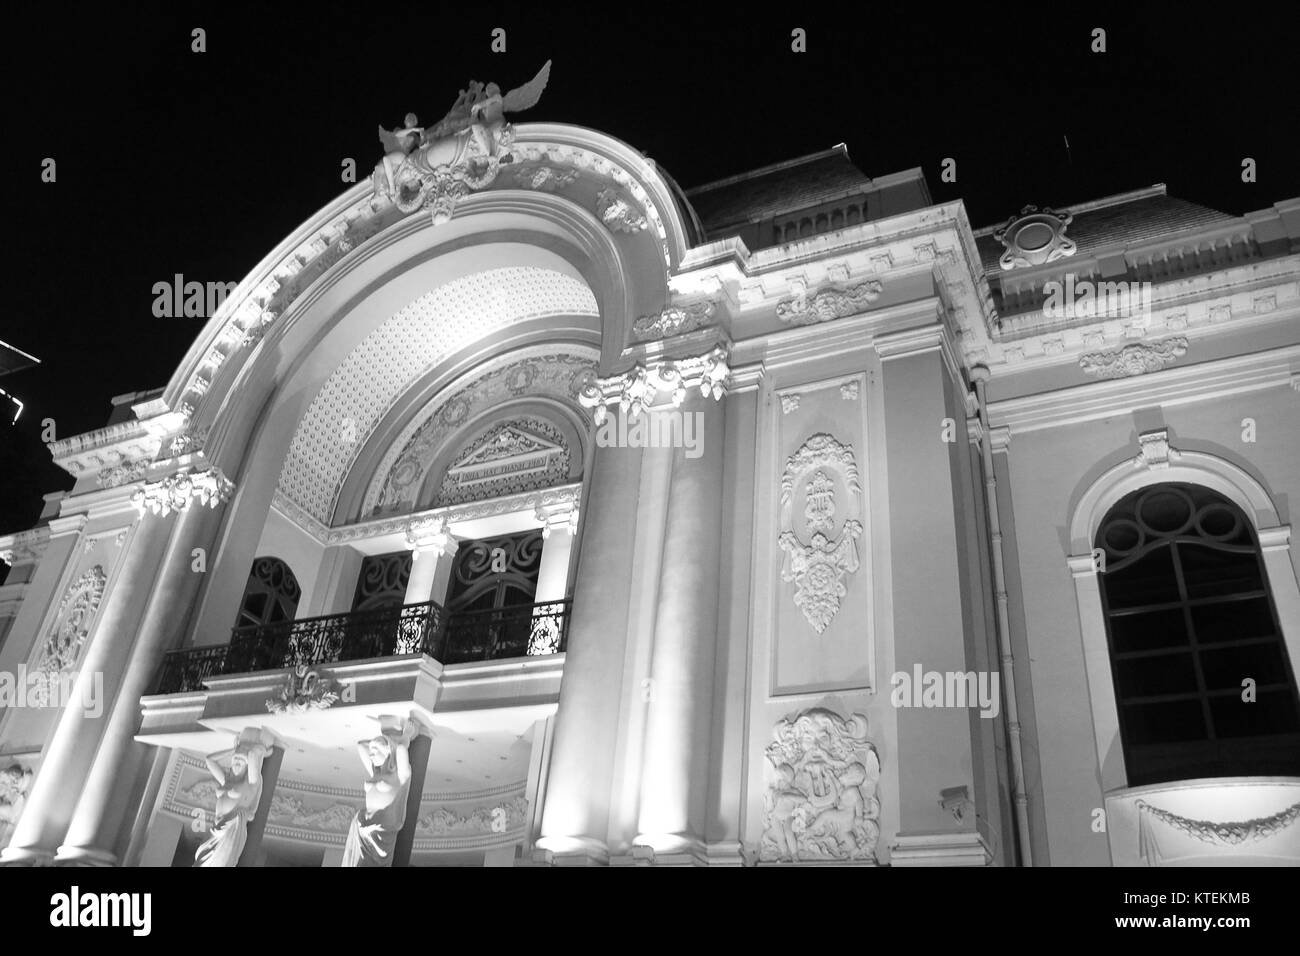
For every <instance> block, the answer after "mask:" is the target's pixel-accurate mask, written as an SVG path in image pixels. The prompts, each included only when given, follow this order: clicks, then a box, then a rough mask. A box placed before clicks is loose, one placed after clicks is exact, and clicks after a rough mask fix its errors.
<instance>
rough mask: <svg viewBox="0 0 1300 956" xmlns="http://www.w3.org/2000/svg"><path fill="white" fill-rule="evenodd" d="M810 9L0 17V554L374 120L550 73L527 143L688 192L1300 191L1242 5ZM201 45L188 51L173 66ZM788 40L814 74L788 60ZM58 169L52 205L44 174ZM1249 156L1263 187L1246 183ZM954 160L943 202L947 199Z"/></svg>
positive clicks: (993, 197) (1230, 199)
mask: <svg viewBox="0 0 1300 956" xmlns="http://www.w3.org/2000/svg"><path fill="white" fill-rule="evenodd" d="M703 6H704V5H702V4H700V5H693V6H690V7H686V8H685V9H686V10H690V11H697V10H700V9H703ZM804 8H805V5H798V4H797V5H791V6H790V8H789V9H790V10H791V13H789V14H788V15H783V16H780V17H777V16H772V17H765V18H760V19H754V18H753V17H752V16H750V15H749V14H745V15H743V16H733V15H719V16H714V17H708V18H703V17H700V16H699V15H698V14H695V13H692V14H690V15H688V16H683V15H682V14H679V13H676V12H674V9H673V7H671V6H669V5H663V4H657V3H644V2H643V3H636V4H627V5H626V6H624V7H619V6H617V5H615V4H612V3H605V4H601V5H597V6H594V7H593V8H591V10H590V11H589V12H588V13H576V12H572V11H571V9H570V8H569V7H568V6H567V5H553V4H540V3H538V4H533V5H530V7H523V8H511V7H502V6H500V5H486V4H483V5H476V4H461V5H455V6H452V5H435V4H357V5H348V7H346V8H335V7H327V6H320V7H317V6H313V5H309V4H303V3H296V4H293V5H291V6H289V7H288V8H287V9H286V10H285V11H284V12H275V13H270V14H268V13H266V12H265V11H263V10H262V9H260V8H255V7H250V8H248V9H247V12H245V11H244V9H243V8H242V7H240V6H239V5H235V4H220V5H217V4H184V3H169V4H165V5H163V4H148V3H139V4H113V5H109V4H104V5H99V6H96V7H84V8H83V7H81V6H64V5H59V4H50V3H42V4H38V5H21V6H20V7H18V8H16V9H21V10H23V11H28V12H25V13H24V16H26V17H27V18H28V19H26V20H25V21H17V22H15V21H14V20H12V19H9V18H11V17H12V16H13V13H14V12H13V11H7V12H6V18H7V23H6V30H5V33H6V36H5V40H6V48H7V49H6V59H7V62H6V63H5V66H4V69H5V71H6V73H7V74H8V75H7V76H6V81H7V82H6V86H5V96H6V118H7V126H8V128H9V134H10V135H9V136H7V137H6V140H7V143H6V147H5V149H6V152H7V153H8V155H9V159H10V171H9V175H8V176H7V177H6V188H7V189H8V191H9V194H10V195H9V196H8V197H7V198H8V201H7V202H6V204H5V209H6V211H7V213H8V220H9V221H8V223H7V229H6V232H7V234H8V235H7V242H6V247H7V249H6V251H7V266H8V268H7V274H6V278H7V282H6V286H7V292H8V301H7V303H6V306H5V308H4V310H3V313H0V340H4V341H6V342H9V343H10V344H12V345H14V346H17V347H18V348H21V349H23V350H24V351H26V352H29V353H32V354H34V355H36V356H37V357H38V358H40V359H41V360H42V362H43V364H42V365H41V366H39V367H37V368H33V369H28V370H25V371H22V372H18V373H15V374H13V375H9V376H6V377H4V378H3V379H0V388H3V389H4V390H5V391H7V392H10V393H12V394H15V395H17V396H18V397H19V398H21V399H22V400H23V401H24V402H26V408H25V410H24V411H23V413H22V416H21V417H20V418H19V420H18V423H17V424H16V425H13V426H11V425H9V424H8V421H9V418H10V417H11V415H12V406H10V405H8V403H7V402H3V400H0V533H6V532H11V531H18V530H22V529H25V528H27V527H29V526H30V525H31V524H32V523H33V522H34V521H35V520H36V517H37V515H38V514H39V511H40V506H41V495H42V494H43V493H45V492H50V491H57V490H60V489H65V488H70V487H71V486H72V479H71V477H70V476H68V475H66V474H65V473H64V472H62V471H61V470H60V469H58V468H56V467H55V466H54V465H53V464H52V462H51V460H50V456H49V453H48V451H47V450H46V449H45V447H44V446H43V444H42V442H41V428H42V426H41V423H42V421H43V420H44V419H47V418H51V419H53V420H54V422H55V427H56V434H57V437H58V438H65V437H67V436H70V435H75V434H78V433H80V432H83V431H87V430H89V429H92V428H97V427H99V426H102V425H103V424H105V422H106V421H107V418H108V415H109V412H110V408H111V406H110V402H109V399H110V398H111V397H112V396H113V395H117V394H121V393H124V392H133V391H143V390H146V389H151V388H156V387H159V386H162V385H164V384H165V383H166V382H167V380H168V379H169V377H170V376H171V374H172V372H173V371H174V369H175V366H176V364H177V362H179V360H180V359H181V357H182V356H183V355H184V353H185V351H186V349H187V347H188V346H189V345H190V343H191V342H192V341H193V339H194V338H195V337H196V336H197V335H198V333H199V331H200V329H201V328H202V324H203V320H202V319H195V318H189V319H186V318H174V319H159V318H155V317H154V316H153V312H152V307H153V301H154V294H153V285H154V283H155V282H159V281H168V282H170V281H171V278H172V276H173V274H174V273H178V272H179V273H183V274H184V275H185V277H186V278H187V279H192V280H198V281H201V282H208V281H221V282H227V281H231V282H233V281H238V280H240V279H242V278H243V276H244V275H245V274H246V272H247V271H248V270H249V269H250V268H252V267H253V266H254V265H255V264H256V263H257V262H258V261H259V260H260V259H261V258H262V257H263V256H264V255H265V254H266V253H267V252H269V251H270V250H271V248H272V247H274V246H275V245H276V244H278V243H279V242H280V241H281V240H282V239H283V238H284V237H285V236H286V235H287V234H288V233H289V232H291V231H292V230H293V229H295V228H296V227H297V226H298V225H300V224H301V223H302V222H303V221H304V220H306V219H308V218H309V217H311V216H312V215H313V214H314V213H315V212H316V211H317V210H318V209H320V207H321V206H323V205H325V204H326V203H328V202H330V201H331V200H332V199H334V198H335V197H336V196H338V195H339V194H340V193H341V192H343V191H344V190H345V189H347V188H349V185H347V184H344V183H342V182H341V180H340V169H341V167H340V163H341V161H342V160H343V159H344V158H345V157H352V158H354V159H355V160H356V162H357V167H358V172H359V176H361V177H366V176H369V173H370V170H371V169H372V168H373V166H374V163H375V162H376V161H377V160H378V159H379V156H380V153H381V148H380V144H379V142H378V139H377V137H376V135H375V127H376V125H378V124H380V123H382V124H384V125H385V126H388V127H393V126H399V125H401V121H402V117H403V115H404V114H405V113H406V112H407V111H413V112H415V113H417V114H418V115H419V117H420V120H421V121H422V123H430V122H433V121H436V120H437V119H439V118H440V117H441V116H442V115H443V113H445V112H446V110H447V108H448V107H450V105H451V103H452V101H453V100H454V99H455V97H456V93H457V91H458V90H460V89H461V88H462V87H464V86H465V84H466V81H467V80H469V79H471V78H474V79H479V80H482V81H484V82H487V81H495V82H497V83H499V84H500V85H501V87H502V89H503V90H508V89H510V88H512V87H514V86H517V85H518V84H520V83H522V82H524V81H526V80H528V79H530V78H531V77H532V76H533V74H534V73H535V72H536V71H537V69H538V67H540V66H541V64H542V63H543V62H544V61H545V60H547V59H548V58H550V59H552V60H553V61H554V64H553V67H552V71H551V79H550V84H549V86H548V87H547V89H546V92H545V94H544V95H543V97H542V100H541V103H540V104H539V105H538V106H537V107H536V108H535V109H533V110H531V111H529V112H527V113H524V114H519V115H518V116H516V117H515V119H516V121H517V122H530V121H550V122H564V123H574V124H578V125H582V126H588V127H592V128H594V129H598V130H601V131H603V132H605V133H608V134H611V135H613V136H615V137H618V138H620V139H622V140H624V141H626V142H628V143H630V144H632V145H633V146H635V147H636V148H638V149H640V150H642V151H644V152H645V153H647V154H648V155H649V156H651V157H653V158H654V159H655V160H656V161H657V162H658V163H659V164H660V165H661V166H662V167H664V168H665V169H667V171H668V172H669V173H670V174H671V175H672V176H673V177H674V178H675V179H676V180H677V181H678V182H679V183H680V184H681V185H682V186H683V187H685V188H689V187H690V186H693V185H698V184H700V183H704V182H708V181H710V180H712V179H717V178H720V177H723V176H727V175H731V174H733V173H737V172H742V171H744V170H747V169H752V168H754V167H757V166H761V165H764V164H767V163H772V162H776V161H779V160H783V159H789V158H792V157H795V156H799V155H803V154H806V153H810V152H815V151H817V150H821V149H825V148H827V147H829V146H833V145H834V144H836V143H839V142H845V143H847V144H848V147H849V155H850V156H851V157H852V158H853V160H854V161H855V162H856V163H857V165H858V166H859V167H860V168H861V169H862V170H863V171H864V172H866V173H867V174H868V175H871V176H878V175H883V174H887V173H891V172H896V171H899V170H902V169H906V168H909V167H913V166H920V167H922V168H923V169H924V171H925V174H926V178H927V179H928V181H929V185H930V190H931V193H932V195H933V196H934V198H935V201H936V202H942V201H948V200H955V199H959V198H960V199H962V200H963V201H964V202H965V203H966V208H967V211H968V213H969V215H970V219H971V221H972V224H973V225H975V226H976V227H979V226H983V225H991V224H993V223H998V222H1001V221H1004V220H1005V219H1006V218H1007V217H1008V216H1010V215H1011V214H1013V213H1015V212H1017V211H1018V210H1019V209H1020V208H1021V207H1022V206H1023V205H1025V204H1027V203H1035V204H1038V205H1052V206H1063V205H1068V204H1071V203H1075V202H1082V201H1084V200H1087V199H1094V198H1097V197H1100V196H1105V195H1109V194H1111V193H1117V192H1123V191H1127V190H1130V189H1136V188H1140V187H1143V186H1148V185H1151V184H1152V183H1157V182H1164V183H1167V184H1168V187H1169V192H1170V194H1171V195H1174V196H1178V197H1180V198H1183V199H1187V200H1191V201H1193V202H1197V203H1201V204H1203V205H1207V206H1212V207H1215V208H1217V209H1221V210H1223V211H1225V212H1228V213H1232V214H1238V215H1239V214H1241V213H1244V212H1248V211H1253V210H1256V209H1263V208H1267V207H1269V206H1271V205H1272V204H1273V203H1274V202H1277V201H1279V200H1283V199H1287V198H1291V197H1295V196H1300V161H1298V159H1297V154H1296V148H1295V147H1296V142H1295V139H1296V132H1295V128H1294V127H1295V126H1296V125H1297V118H1296V114H1297V99H1298V97H1297V84H1296V81H1295V76H1294V72H1295V63H1294V60H1293V57H1294V53H1293V52H1292V51H1290V50H1288V47H1289V46H1290V43H1289V41H1288V37H1290V36H1293V32H1292V31H1293V27H1290V26H1289V25H1286V24H1285V21H1284V20H1274V21H1271V22H1270V20H1269V18H1270V17H1271V16H1272V15H1271V14H1267V13H1262V12H1259V10H1260V8H1258V7H1255V6H1252V7H1250V8H1249V12H1247V8H1244V7H1241V8H1238V9H1239V11H1240V14H1239V15H1238V16H1237V17H1236V18H1235V19H1234V20H1233V21H1232V22H1229V23H1223V22H1215V23H1212V24H1205V23H1204V22H1203V21H1202V19H1201V18H1199V17H1197V16H1196V15H1195V14H1194V13H1193V12H1192V11H1191V9H1189V8H1186V7H1181V6H1173V5H1169V6H1164V5H1162V6H1159V7H1156V6H1154V5H1152V6H1150V7H1149V8H1148V9H1149V12H1137V13H1135V12H1134V11H1133V10H1131V9H1128V10H1123V11H1115V12H1114V13H1087V14H1080V15H1078V17H1077V18H1074V19H1069V20H1063V19H1062V20H1054V19H1045V17H1046V16H1047V15H1048V10H1049V7H1048V5H1046V4H1042V3H1039V4H1034V5H1032V6H1029V7H1026V8H1025V9H1026V11H1027V12H1026V13H1025V14H1020V13H1018V12H1017V11H1015V10H1013V9H1012V8H1011V7H1009V6H1008V5H1005V4H994V5H989V4H980V5H977V6H976V7H975V8H973V10H972V13H971V17H972V18H971V19H969V20H965V21H963V20H958V19H955V15H954V14H952V13H950V12H949V11H948V10H946V9H945V8H944V7H943V6H941V5H934V4H928V5H919V4H903V5H901V10H899V11H897V12H891V11H890V10H889V9H888V8H887V7H886V6H885V5H875V4H855V5H851V6H848V7H846V8H845V12H843V13H841V14H839V15H836V16H833V17H832V16H818V17H808V16H804V15H803V14H802V13H799V12H797V11H800V10H802V9H804ZM807 8H808V9H814V7H813V6H812V5H807ZM732 9H737V8H735V7H733V8H732ZM740 9H743V8H740ZM122 10H127V11H130V12H126V13H124V12H121V11H122ZM344 10H346V11H347V12H346V13H345V12H344ZM440 10H441V11H445V12H440ZM383 11H395V13H393V14H392V15H387V13H384V12H383ZM451 11H457V12H451ZM977 13H978V14H981V15H980V16H978V17H976V14H977ZM1167 17H1176V18H1178V20H1179V21H1180V22H1178V23H1176V24H1173V25H1171V24H1168V23H1166V22H1165V21H1166V18H1167ZM195 27H202V28H204V29H205V30H206V31H207V52H205V53H193V52H191V50H190V46H191V30H193V29H194V28H195ZM494 27H503V28H504V29H505V30H506V31H507V34H506V38H507V39H506V42H507V52H506V53H504V54H494V53H492V52H491V51H490V48H489V45H490V40H491V31H492V29H493V28H494ZM794 27H802V28H804V29H805V30H807V36H808V52H807V53H804V54H796V53H792V52H791V50H790V44H791V40H790V31H791V30H792V29H793V28H794ZM1094 27H1103V28H1105V29H1106V31H1107V52H1106V53H1104V54H1094V53H1092V52H1090V49H1089V47H1090V44H1091V31H1092V29H1093V28H1094ZM1066 137H1068V140H1069V146H1070V149H1069V151H1068V152H1067V150H1066V146H1065V138H1066ZM47 156H50V157H53V158H54V159H55V160H56V161H57V164H58V165H57V181H56V182H55V183H53V184H45V183H42V182H41V178H40V177H41V163H42V160H43V159H44V158H45V157H47ZM1247 156H1249V157H1253V158H1254V159H1255V160H1256V161H1257V163H1258V182H1256V183H1254V184H1244V183H1242V181H1241V161H1242V159H1243V157H1247ZM945 157H953V158H955V159H956V160H957V182H956V183H955V184H947V183H942V182H941V181H940V179H939V170H940V163H941V161H942V160H943V158H945Z"/></svg>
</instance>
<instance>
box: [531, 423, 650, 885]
mask: <svg viewBox="0 0 1300 956" xmlns="http://www.w3.org/2000/svg"><path fill="white" fill-rule="evenodd" d="M644 455H645V452H644V451H642V450H640V449H634V448H616V447H601V446H597V448H596V449H595V460H594V461H593V463H592V467H591V477H590V479H589V489H588V491H587V496H586V503H585V506H584V508H585V510H584V520H583V525H582V549H581V552H580V555H579V559H578V568H577V574H576V577H575V580H574V586H573V614H572V617H571V618H570V623H569V636H568V643H567V649H566V656H565V661H564V685H563V688H562V690H561V693H560V704H559V709H558V710H557V712H556V715H555V718H554V720H555V727H554V731H553V744H552V748H551V758H550V769H549V771H548V772H547V773H546V779H545V781H544V782H543V783H542V785H541V786H540V787H539V789H540V791H541V792H542V794H543V796H542V799H543V801H544V803H543V806H542V808H541V827H540V834H539V838H538V839H537V841H536V843H535V854H534V858H535V859H537V860H538V861H539V862H544V863H551V864H560V865H569V864H575V863H576V864H588V863H594V864H600V863H604V862H606V861H607V859H608V854H609V850H608V847H607V846H606V833H607V828H608V821H609V803H610V787H611V784H612V780H613V773H614V765H615V754H616V750H617V745H618V741H619V739H620V738H619V720H620V708H621V705H622V702H623V690H624V686H623V685H624V665H625V654H626V652H627V644H628V627H629V610H628V609H629V604H630V602H631V601H632V600H633V594H634V588H635V584H634V580H633V579H634V573H633V565H634V561H633V559H634V553H633V552H634V550H635V541H636V539H637V531H638V524H639V520H640V512H641V510H642V509H643V508H644V507H646V505H645V503H644V502H643V501H642V500H640V498H639V490H640V485H641V471H642V459H643V457H644ZM543 554H545V549H543ZM534 746H537V743H536V742H535V743H534Z"/></svg>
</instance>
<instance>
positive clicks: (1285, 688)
mask: <svg viewBox="0 0 1300 956" xmlns="http://www.w3.org/2000/svg"><path fill="white" fill-rule="evenodd" d="M1095 546H1096V547H1097V548H1100V549H1102V550H1103V551H1104V552H1105V565H1104V570H1103V571H1102V573H1101V581H1102V587H1101V593H1102V602H1103V607H1104V610H1105V615H1106V634H1107V639H1108V641H1109V645H1110V660H1111V673H1112V675H1113V677H1114V681H1115V698H1116V704H1117V705H1118V707H1119V725H1120V734H1121V737H1122V738H1123V744H1124V763H1125V766H1126V768H1127V771H1128V781H1129V785H1130V786H1140V785H1143V784H1152V783H1163V782H1167V781H1171V780H1187V779H1194V778H1198V777H1230V776H1266V775H1292V774H1300V697H1298V696H1297V693H1296V681H1295V672H1294V670H1293V666H1294V662H1293V661H1290V660H1288V658H1287V652H1286V645H1285V644H1284V642H1283V639H1282V630H1281V628H1280V626H1279V624H1278V617H1277V610H1276V608H1275V607H1274V604H1273V599H1272V595H1271V593H1270V591H1269V587H1268V579H1267V578H1266V577H1265V574H1264V567H1263V562H1262V560H1261V558H1260V551H1259V542H1258V541H1257V540H1256V537H1255V529H1254V527H1253V525H1252V524H1251V522H1250V520H1249V519H1248V518H1247V517H1246V515H1244V514H1243V513H1242V511H1241V509H1240V508H1238V507H1237V506H1236V505H1235V504H1233V503H1232V502H1231V501H1229V500H1228V499H1226V498H1224V497H1223V496H1222V495H1220V494H1218V493H1216V492H1214V491H1211V490H1209V489H1208V488H1204V487H1201V486H1199V485H1191V484H1175V483H1168V484H1162V485H1155V486H1152V487H1147V488H1142V489H1140V490H1139V491H1135V492H1133V493H1132V494H1129V495H1127V496H1126V497H1124V498H1123V499H1121V500H1120V501H1118V502H1117V503H1116V504H1115V506H1114V507H1113V508H1112V509H1111V510H1110V511H1109V512H1108V513H1107V515H1106V518H1105V520H1104V521H1103V522H1102V524H1101V527H1100V529H1099V530H1098V532H1097V540H1096V545H1095ZM1252 698H1253V699H1252Z"/></svg>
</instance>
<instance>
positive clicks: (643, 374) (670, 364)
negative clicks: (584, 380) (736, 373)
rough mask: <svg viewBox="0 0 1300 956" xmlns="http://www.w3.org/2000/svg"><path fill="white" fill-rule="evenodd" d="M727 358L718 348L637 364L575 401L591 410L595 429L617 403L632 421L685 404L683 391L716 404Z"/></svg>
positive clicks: (727, 371)
mask: <svg viewBox="0 0 1300 956" xmlns="http://www.w3.org/2000/svg"><path fill="white" fill-rule="evenodd" d="M728 357H729V353H728V351H727V349H725V348H723V347H722V346H718V347H716V348H714V349H712V350H710V351H709V352H706V353H704V354H703V355H698V356H692V357H688V358H681V359H657V360H654V361H651V362H650V363H649V364H648V365H641V364H638V365H635V366H633V367H632V368H631V369H629V370H628V371H626V372H623V373H622V374H619V375H611V376H609V377H607V378H598V379H596V381H594V382H590V383H588V384H587V385H586V386H584V387H583V389H582V391H581V392H580V393H579V394H578V401H579V402H580V403H581V404H582V406H583V407H584V408H591V409H594V418H595V420H596V424H597V425H599V424H601V423H602V422H604V421H605V418H606V417H607V416H608V414H609V411H608V408H607V407H606V406H609V405H613V404H616V403H617V404H618V406H619V408H620V410H622V411H623V412H625V413H627V412H630V413H631V415H632V416H633V417H635V416H637V415H639V414H640V413H641V412H642V411H643V410H644V409H649V408H656V407H659V406H662V405H667V404H671V405H672V406H673V407H674V408H677V407H679V406H681V404H682V403H683V402H685V401H686V392H687V389H691V388H698V389H699V390H700V394H701V395H703V396H705V397H708V396H710V395H711V396H712V397H713V399H714V401H718V400H720V399H721V398H722V396H723V395H724V394H725V392H726V384H727V379H728V377H729V376H730V374H731V369H730V367H729V366H728V364H727V360H728ZM661 394H667V395H668V398H666V399H665V398H660V396H661Z"/></svg>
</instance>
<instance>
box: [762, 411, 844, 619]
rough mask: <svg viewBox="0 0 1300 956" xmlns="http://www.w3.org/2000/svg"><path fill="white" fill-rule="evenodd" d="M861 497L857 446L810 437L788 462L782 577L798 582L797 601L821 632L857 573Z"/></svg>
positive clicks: (783, 478)
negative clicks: (855, 454)
mask: <svg viewBox="0 0 1300 956" xmlns="http://www.w3.org/2000/svg"><path fill="white" fill-rule="evenodd" d="M837 490H838V494H839V496H840V497H839V501H838V502H837V500H836V495H837ZM861 498H862V487H861V484H860V483H859V479H858V466H857V463H856V462H855V461H854V458H853V448H852V447H851V446H849V445H846V444H842V443H841V442H839V441H837V440H836V439H835V438H834V437H833V436H832V435H827V434H817V435H813V436H811V437H810V438H809V439H808V440H807V441H806V442H804V443H803V445H802V446H800V448H799V450H798V451H797V452H795V453H794V454H793V455H791V456H790V457H789V458H788V459H787V460H786V464H785V471H784V473H783V474H782V475H781V532H780V537H779V538H778V542H779V544H780V546H781V550H782V551H783V552H785V559H784V562H783V563H782V566H781V578H782V580H784V581H787V582H793V583H794V588H795V590H794V603H795V604H796V605H798V607H799V609H800V610H802V611H803V615H804V617H805V618H806V619H807V621H808V624H809V625H810V626H811V627H812V629H813V630H815V631H816V632H817V633H818V634H820V633H822V632H823V631H824V630H826V627H827V625H829V624H830V623H831V621H832V620H833V619H834V618H835V615H836V614H837V613H839V609H840V601H841V599H842V598H843V597H844V596H845V595H846V594H847V593H848V589H847V588H846V587H845V583H844V582H845V578H846V577H847V576H848V575H850V574H853V573H854V572H855V571H857V570H858V538H859V537H861V535H862V522H861V521H860V520H859V516H860V514H861V510H862V506H861ZM796 506H799V507H800V508H801V513H802V517H803V521H802V523H800V522H798V521H797V518H796V511H795V508H796Z"/></svg>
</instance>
